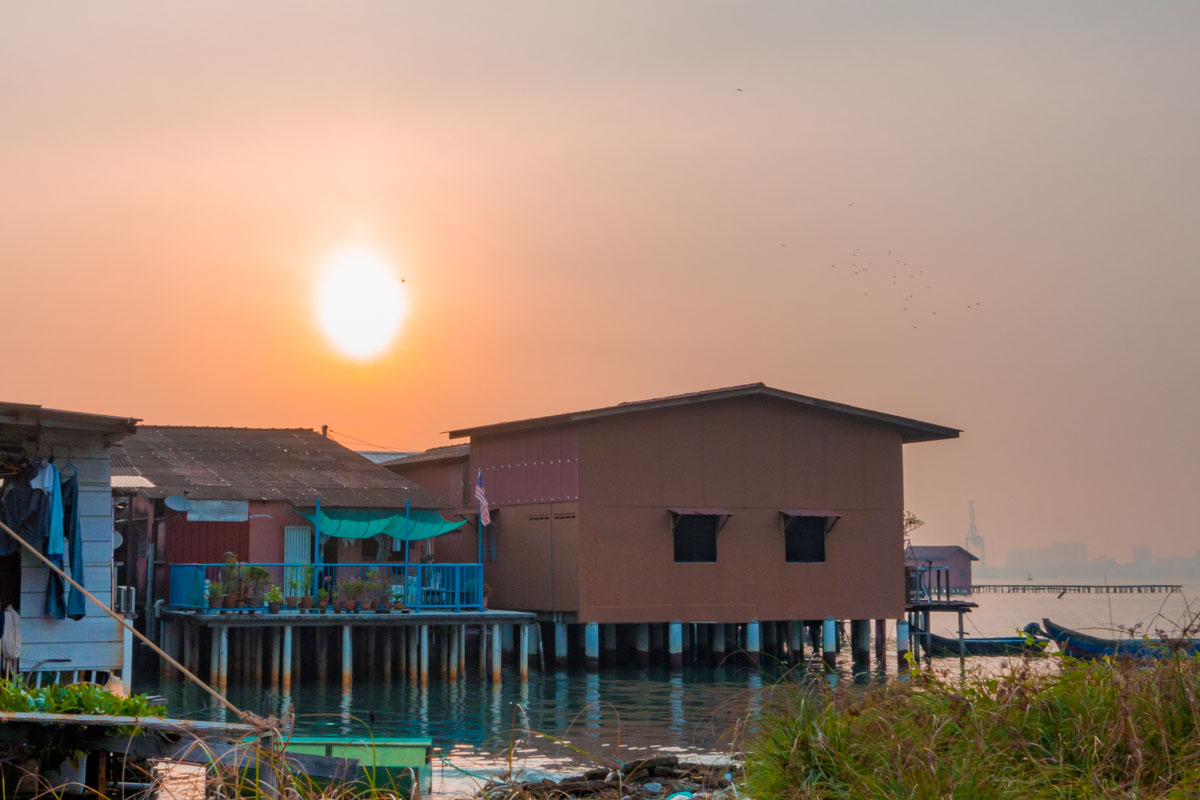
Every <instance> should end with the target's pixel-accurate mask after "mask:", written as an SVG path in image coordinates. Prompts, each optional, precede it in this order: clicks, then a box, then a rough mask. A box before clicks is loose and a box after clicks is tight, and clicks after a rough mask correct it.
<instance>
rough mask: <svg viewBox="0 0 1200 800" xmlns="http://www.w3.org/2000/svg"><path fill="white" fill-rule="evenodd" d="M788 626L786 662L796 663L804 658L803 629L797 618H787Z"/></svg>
mask: <svg viewBox="0 0 1200 800" xmlns="http://www.w3.org/2000/svg"><path fill="white" fill-rule="evenodd" d="M787 628H788V664H791V665H793V666H794V665H796V664H799V663H800V662H801V661H803V660H804V631H803V630H802V629H801V628H800V622H799V621H798V620H789V621H788V624H787Z"/></svg>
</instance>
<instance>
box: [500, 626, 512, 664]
mask: <svg viewBox="0 0 1200 800" xmlns="http://www.w3.org/2000/svg"><path fill="white" fill-rule="evenodd" d="M515 628H516V626H515V625H505V626H504V627H503V628H501V629H500V636H501V642H502V644H503V645H504V659H505V660H506V661H513V660H514V658H513V638H514V636H515V630H514V629H515Z"/></svg>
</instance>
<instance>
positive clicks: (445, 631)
mask: <svg viewBox="0 0 1200 800" xmlns="http://www.w3.org/2000/svg"><path fill="white" fill-rule="evenodd" d="M437 638H438V644H439V647H438V658H439V660H440V661H441V662H442V663H441V664H439V665H438V666H439V667H440V672H441V673H442V680H445V679H446V678H449V677H450V628H449V627H448V626H445V625H443V626H441V628H440V629H439V630H438V633H437Z"/></svg>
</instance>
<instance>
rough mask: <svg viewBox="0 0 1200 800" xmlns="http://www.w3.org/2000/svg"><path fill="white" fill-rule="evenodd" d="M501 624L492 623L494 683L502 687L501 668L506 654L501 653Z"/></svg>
mask: <svg viewBox="0 0 1200 800" xmlns="http://www.w3.org/2000/svg"><path fill="white" fill-rule="evenodd" d="M501 639H502V637H501V636H500V624H499V623H492V683H493V684H495V685H496V686H499V685H500V667H501V665H502V664H503V663H504V654H503V653H501V652H500V645H501Z"/></svg>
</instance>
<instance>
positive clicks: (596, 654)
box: [583, 622, 600, 672]
mask: <svg viewBox="0 0 1200 800" xmlns="http://www.w3.org/2000/svg"><path fill="white" fill-rule="evenodd" d="M583 655H584V661H585V663H586V664H587V670H588V672H596V671H598V670H599V669H600V626H599V625H597V624H596V623H595V622H589V623H588V624H586V625H584V626H583Z"/></svg>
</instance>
